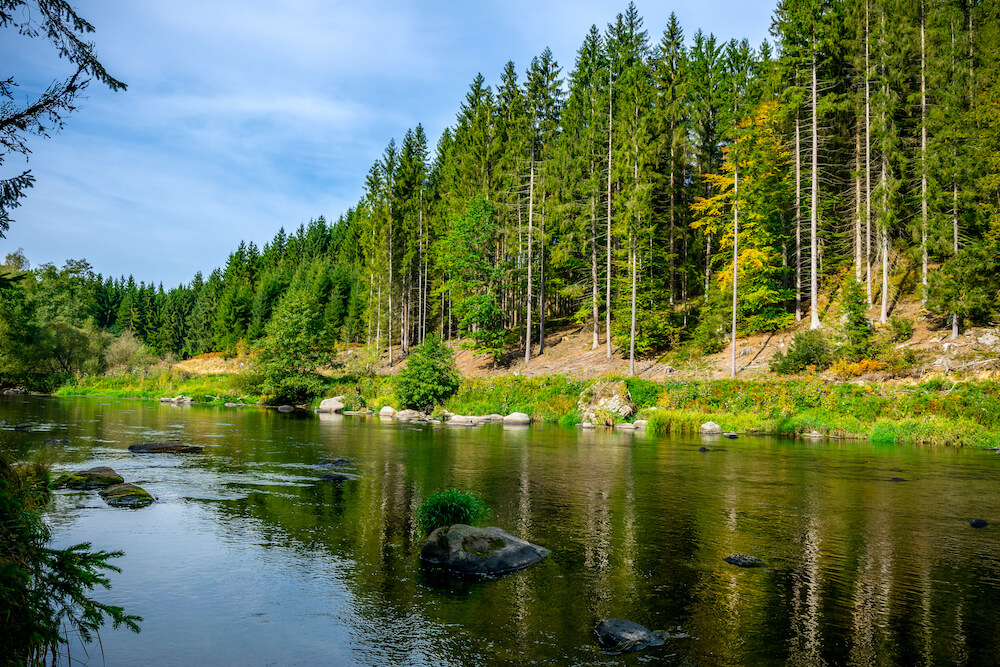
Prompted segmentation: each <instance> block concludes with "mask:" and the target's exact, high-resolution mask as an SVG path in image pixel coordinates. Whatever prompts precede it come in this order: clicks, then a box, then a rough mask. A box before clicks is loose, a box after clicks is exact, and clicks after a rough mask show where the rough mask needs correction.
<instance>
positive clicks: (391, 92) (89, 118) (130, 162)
mask: <svg viewBox="0 0 1000 667" xmlns="http://www.w3.org/2000/svg"><path fill="white" fill-rule="evenodd" d="M695 5H697V6H695ZM74 6H75V7H76V8H77V10H78V11H79V13H80V14H81V15H82V16H83V17H84V18H86V19H87V20H89V21H90V22H91V23H92V24H93V25H94V26H95V27H96V29H97V32H96V33H95V34H94V35H92V40H93V41H94V42H95V43H96V44H97V50H98V54H99V56H100V58H101V60H102V62H103V63H104V64H105V66H107V68H108V69H109V70H110V71H111V73H112V74H113V75H114V76H116V77H117V78H119V79H120V80H122V81H124V82H126V83H127V84H128V90H127V91H126V92H124V93H111V92H109V91H107V90H106V89H104V88H103V87H100V86H98V85H92V86H91V88H90V89H89V90H88V92H87V99H84V100H82V101H81V102H80V110H79V111H78V112H77V113H76V114H74V115H73V116H71V117H70V118H69V120H68V122H67V124H66V127H65V129H64V130H63V131H62V132H60V133H59V134H56V135H54V136H53V137H52V138H51V139H48V140H43V139H33V141H32V142H31V144H30V147H31V148H32V151H33V152H32V155H31V157H30V161H29V162H28V165H27V166H28V167H29V168H30V169H31V170H32V172H33V173H34V175H35V177H36V179H37V183H36V185H35V187H34V188H33V189H32V190H30V191H29V194H28V197H27V198H26V199H25V200H24V203H23V205H22V206H21V207H20V208H19V209H16V210H15V211H14V223H13V224H12V225H11V229H10V231H9V232H8V233H7V238H6V239H0V258H2V257H3V255H6V254H7V253H9V252H12V251H13V250H16V249H17V248H23V249H24V252H25V254H26V255H27V257H28V259H29V261H30V262H31V264H32V266H37V265H39V264H41V263H44V262H53V263H55V264H57V265H62V263H63V262H64V261H65V260H66V259H67V258H74V259H81V258H83V259H87V260H88V261H90V263H91V264H92V265H93V266H94V269H95V271H98V272H100V273H103V274H104V275H114V276H118V275H128V274H132V275H134V276H135V278H136V280H142V281H145V282H147V283H148V282H154V283H159V282H163V283H164V285H165V286H166V287H171V286H175V285H178V284H180V283H187V282H189V281H190V279H191V278H192V277H193V275H194V273H195V272H196V271H199V270H200V271H203V272H205V273H206V274H207V273H208V272H209V271H211V270H212V269H213V268H215V267H218V266H222V265H223V264H224V263H225V260H226V257H227V255H228V254H229V252H231V251H232V250H233V249H235V247H236V246H237V245H238V243H239V241H240V240H248V241H254V242H255V243H257V244H258V245H263V244H264V243H265V242H267V241H268V240H269V239H270V238H271V237H273V235H274V234H275V233H276V232H277V230H278V228H279V227H282V226H284V227H285V229H286V230H289V229H294V228H296V227H298V225H299V224H300V223H304V222H307V221H308V220H309V219H311V218H316V217H319V216H320V215H323V216H325V217H326V218H327V219H328V220H332V219H336V218H337V217H338V216H339V215H340V214H341V213H343V212H344V211H345V210H346V209H347V208H348V207H350V206H352V205H354V204H355V203H356V202H357V201H358V199H359V197H360V196H361V192H362V185H363V182H364V177H365V173H366V172H367V170H368V168H369V166H370V165H371V164H372V162H374V161H375V160H376V159H377V158H378V156H379V155H380V154H381V152H382V150H383V148H384V147H385V145H386V144H387V143H388V142H389V140H390V139H391V138H396V140H397V142H398V141H399V140H400V139H401V138H402V136H403V134H404V133H405V132H406V130H407V128H410V127H414V126H416V124H417V123H423V125H424V128H425V130H426V131H427V135H428V137H429V140H430V143H431V146H432V147H433V145H434V144H436V143H437V139H438V137H439V136H440V134H441V131H442V130H443V129H444V128H445V127H446V126H449V125H452V124H453V123H454V120H455V114H456V113H457V112H458V107H459V104H460V102H461V101H462V100H463V98H464V96H465V93H466V91H467V89H468V86H469V84H470V83H471V81H472V79H473V78H474V77H475V75H476V74H477V73H478V72H482V73H483V75H484V76H485V77H486V80H487V82H489V83H490V84H492V85H495V84H496V82H497V80H498V79H499V75H500V72H501V71H502V69H503V66H504V63H506V62H507V61H508V60H513V61H514V63H515V65H516V66H517V69H518V72H519V73H522V74H523V72H524V70H525V68H526V67H527V65H528V63H529V62H530V60H531V58H532V57H533V56H535V55H537V54H539V53H540V52H541V51H542V50H543V49H544V48H545V47H546V46H548V47H550V48H551V49H552V52H553V54H554V55H555V57H556V59H557V61H558V62H559V64H560V65H562V67H563V70H564V74H568V73H569V70H571V69H572V66H573V62H574V60H575V56H576V50H577V48H579V46H580V44H581V43H582V41H583V38H584V36H585V35H586V33H587V31H588V29H589V28H590V25H591V24H596V25H597V26H598V27H599V28H601V29H602V30H603V29H604V28H605V26H606V25H607V24H608V23H609V22H610V21H612V20H614V17H615V15H616V14H617V13H618V12H622V11H624V10H625V8H626V6H627V2H621V3H620V4H614V3H608V2H597V1H593V0H581V1H578V2H553V1H547V0H531V1H528V0H513V1H507V2H502V3H501V2H493V1H490V0H485V1H482V2H435V3H428V2H415V1H409V2H408V1H399V0H395V1H383V0H372V1H368V2H341V1H340V0H336V1H329V0H284V1H283V2H280V3H276V2H265V1H263V0H243V1H241V2H238V3H236V2H224V1H222V0H172V1H171V2H159V1H151V0H134V1H129V2H120V1H115V0H92V1H91V2H86V3H83V2H76V3H74ZM636 6H637V8H638V10H639V13H640V15H642V17H643V18H644V21H645V24H644V25H645V28H646V29H647V31H648V32H649V35H650V39H651V40H652V41H658V40H659V38H660V36H661V35H662V33H663V29H664V27H665V26H666V23H667V19H668V17H669V16H670V13H671V11H673V12H676V14H677V16H678V18H679V19H680V21H681V25H682V26H683V27H684V31H685V35H686V36H687V37H688V38H689V39H690V37H691V36H692V35H693V34H694V32H695V31H696V30H697V29H698V28H701V29H702V30H703V31H705V32H706V33H709V32H711V33H714V34H715V35H716V36H717V37H718V38H719V39H720V40H728V39H730V38H733V37H736V38H743V37H746V38H748V39H750V41H751V43H752V44H753V45H755V46H756V45H758V44H759V43H760V42H761V41H762V40H763V39H765V38H768V28H769V27H770V23H771V13H772V9H773V4H771V3H763V2H760V3H758V2H749V3H748V2H739V1H738V0H701V1H700V2H699V3H687V4H684V5H680V4H677V5H673V6H672V5H671V4H670V3H665V2H637V3H636ZM8 33H9V31H8ZM8 33H5V34H3V38H2V40H0V63H3V66H2V67H0V70H2V71H0V75H3V76H8V75H13V76H14V77H15V79H16V80H17V81H18V82H19V83H20V84H21V93H22V94H24V95H26V94H29V93H33V92H37V91H38V90H40V89H41V87H44V85H45V84H46V83H48V82H49V81H51V80H52V79H54V78H56V77H58V76H60V74H62V73H65V71H66V69H65V68H66V63H65V62H61V61H59V60H58V59H56V58H55V57H54V55H53V53H52V49H51V47H50V46H49V45H48V43H47V42H44V41H43V40H41V39H35V40H26V39H23V38H20V37H18V36H16V35H13V34H8ZM16 157H17V156H9V160H8V162H7V164H6V165H5V166H4V169H5V173H6V174H9V173H11V172H13V170H14V169H17V168H23V166H24V165H23V163H21V162H20V161H19V160H17V159H15V158H16Z"/></svg>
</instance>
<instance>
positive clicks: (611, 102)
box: [604, 68, 615, 359]
mask: <svg viewBox="0 0 1000 667" xmlns="http://www.w3.org/2000/svg"><path fill="white" fill-rule="evenodd" d="M613 85H614V84H613V82H612V79H611V69H610V68H609V69H608V234H607V238H606V239H605V243H606V245H607V252H606V253H605V260H606V267H605V276H604V280H605V286H606V289H607V294H606V297H605V301H604V340H605V343H606V347H607V358H608V359H610V358H611V159H612V155H611V139H612V137H614V107H615V96H614V90H613V88H612V86H613Z"/></svg>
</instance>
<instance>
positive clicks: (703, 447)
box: [698, 445, 712, 452]
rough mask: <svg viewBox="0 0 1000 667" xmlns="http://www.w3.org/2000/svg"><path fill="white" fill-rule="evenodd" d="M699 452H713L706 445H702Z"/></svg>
mask: <svg viewBox="0 0 1000 667" xmlns="http://www.w3.org/2000/svg"><path fill="white" fill-rule="evenodd" d="M698 451H699V452H710V451H712V450H711V449H709V448H708V447H705V446H704V445H702V446H701V447H699V448H698Z"/></svg>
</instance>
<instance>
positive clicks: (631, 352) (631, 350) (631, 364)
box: [628, 232, 636, 376]
mask: <svg viewBox="0 0 1000 667" xmlns="http://www.w3.org/2000/svg"><path fill="white" fill-rule="evenodd" d="M629 236H630V237H631V239H630V241H631V244H630V248H629V249H630V250H631V252H632V324H631V328H630V330H629V341H628V374H629V375H630V376H634V375H635V296H636V271H635V254H636V253H635V245H636V239H635V233H634V232H633V233H632V234H630V235H629Z"/></svg>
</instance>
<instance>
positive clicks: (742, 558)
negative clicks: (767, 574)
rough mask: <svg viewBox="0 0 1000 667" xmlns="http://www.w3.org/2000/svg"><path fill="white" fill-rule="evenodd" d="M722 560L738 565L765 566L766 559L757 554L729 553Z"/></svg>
mask: <svg viewBox="0 0 1000 667" xmlns="http://www.w3.org/2000/svg"><path fill="white" fill-rule="evenodd" d="M722 560H724V561H726V562H727V563H729V564H730V565H736V566H737V567H764V561H762V560H761V559H759V558H757V557H756V556H748V555H746V554H729V555H728V556H726V557H725V558H723V559H722Z"/></svg>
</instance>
